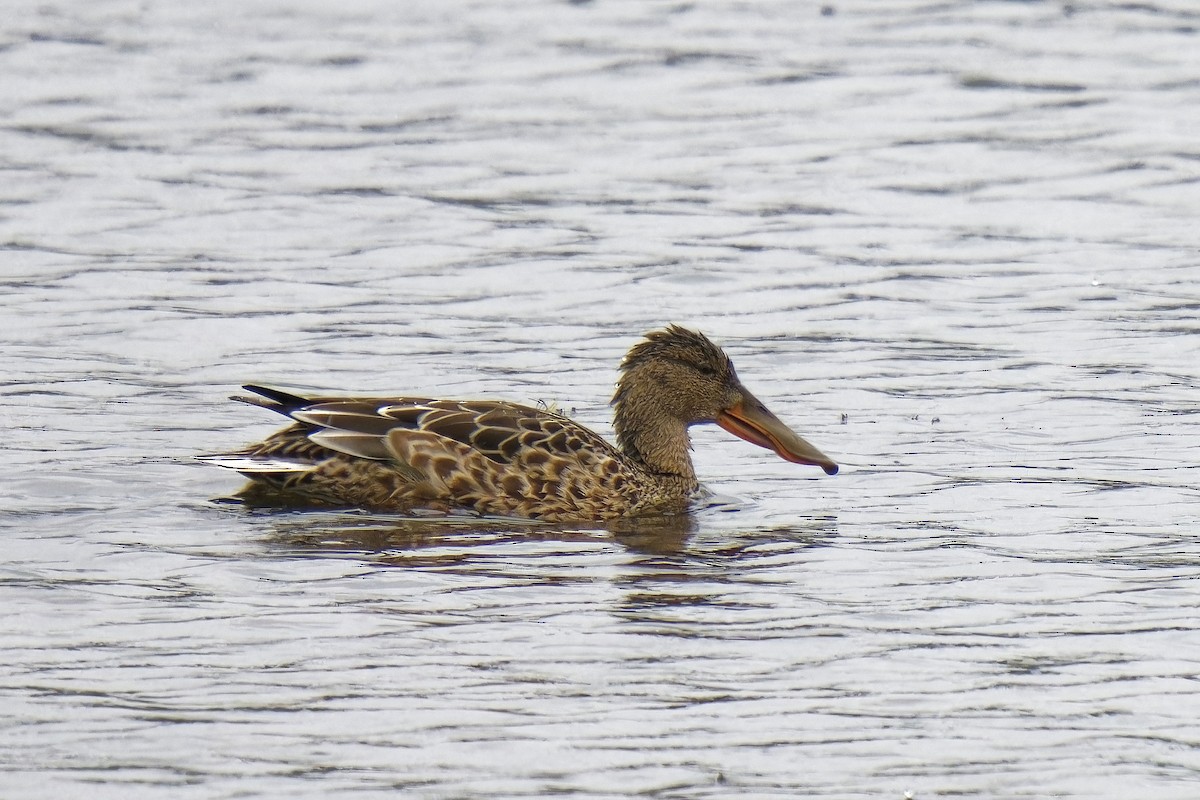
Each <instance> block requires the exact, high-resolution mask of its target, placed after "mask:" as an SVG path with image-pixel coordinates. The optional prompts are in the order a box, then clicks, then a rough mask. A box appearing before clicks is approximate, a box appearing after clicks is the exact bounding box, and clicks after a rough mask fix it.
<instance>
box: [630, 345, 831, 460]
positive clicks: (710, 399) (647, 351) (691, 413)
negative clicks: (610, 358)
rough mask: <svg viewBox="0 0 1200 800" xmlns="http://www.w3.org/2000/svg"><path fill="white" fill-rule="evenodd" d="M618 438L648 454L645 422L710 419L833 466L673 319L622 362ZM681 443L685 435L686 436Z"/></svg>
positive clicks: (787, 453)
mask: <svg viewBox="0 0 1200 800" xmlns="http://www.w3.org/2000/svg"><path fill="white" fill-rule="evenodd" d="M613 405H614V406H615V407H616V414H615V419H614V427H615V428H616V433H617V443H618V444H619V445H620V446H621V448H622V450H624V451H626V452H627V453H630V454H631V455H634V456H638V457H643V460H647V459H646V458H645V457H648V456H652V454H651V453H647V452H646V449H647V447H646V443H645V442H647V441H650V440H651V439H652V437H650V436H649V435H648V432H647V431H646V430H645V429H647V428H649V427H651V426H660V427H663V428H676V429H678V428H679V427H680V426H682V428H683V429H684V430H686V428H687V427H688V426H690V425H695V424H698V423H706V422H715V423H716V424H718V425H720V426H721V427H722V428H724V429H725V430H727V431H729V432H730V433H732V434H733V435H734V436H737V437H738V438H741V439H745V440H746V441H748V442H752V443H754V444H756V445H759V446H760V447H765V448H767V449H768V450H773V451H775V453H776V454H777V455H778V456H779V457H780V458H783V459H786V460H788V461H792V462H794V463H797V464H811V465H813V466H817V467H821V468H822V469H823V470H825V472H826V474H829V475H833V474H835V473H837V471H838V467H837V464H835V463H834V462H833V460H832V459H830V458H829V456H827V455H825V454H824V453H822V452H821V451H820V450H818V449H817V448H815V447H813V446H812V445H811V444H809V443H808V442H806V441H805V440H804V439H802V438H801V437H800V436H799V435H797V434H796V433H795V432H794V431H793V430H791V429H790V428H788V427H787V426H786V425H784V424H783V423H782V422H780V420H779V418H778V417H776V416H775V415H774V414H772V413H771V412H770V411H769V410H768V409H767V407H766V406H765V405H763V404H762V403H761V402H760V401H759V400H758V398H756V397H755V396H754V395H753V394H751V393H750V391H749V390H748V389H746V387H744V386H742V384H741V381H739V380H738V377H737V372H735V371H734V368H733V362H731V361H730V360H729V356H728V355H726V354H725V351H723V350H722V349H721V348H719V347H717V346H716V345H715V344H713V343H712V342H711V341H709V340H708V338H707V337H706V336H704V334H702V333H699V332H697V331H690V330H687V329H686V328H681V327H679V326H678V325H671V326H668V327H667V328H665V329H663V330H659V331H653V332H651V333H649V334H647V335H646V338H645V339H643V340H642V341H641V342H638V344H636V345H634V347H633V349H632V350H630V351H629V354H628V355H626V356H625V360H624V361H622V362H621V377H620V379H619V380H618V381H617V390H616V393H615V394H614V395H613ZM685 444H686V439H685Z"/></svg>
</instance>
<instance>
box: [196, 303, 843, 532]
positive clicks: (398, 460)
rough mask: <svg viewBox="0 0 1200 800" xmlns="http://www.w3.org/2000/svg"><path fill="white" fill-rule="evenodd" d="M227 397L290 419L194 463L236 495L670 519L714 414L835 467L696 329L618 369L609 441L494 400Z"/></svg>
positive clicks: (766, 442) (783, 449)
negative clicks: (697, 431) (260, 437)
mask: <svg viewBox="0 0 1200 800" xmlns="http://www.w3.org/2000/svg"><path fill="white" fill-rule="evenodd" d="M245 388H246V389H247V390H249V391H251V392H254V393H255V394H257V395H259V396H258V397H253V398H250V397H238V398H235V399H238V400H242V401H244V402H247V403H252V404H254V405H258V406H262V407H263V408H268V409H270V410H272V411H276V412H278V413H280V414H283V415H285V416H288V417H290V418H291V419H292V420H294V422H293V424H292V425H290V426H288V427H286V428H284V429H282V430H280V431H278V432H277V433H275V434H273V435H271V436H270V437H268V438H267V439H266V440H264V441H262V442H260V443H258V444H254V445H251V446H249V447H247V448H245V449H244V450H240V451H237V452H234V453H227V454H222V455H217V456H205V457H203V460H205V461H208V462H210V463H215V464H218V465H220V466H225V467H229V468H232V469H236V470H238V471H239V472H242V473H243V474H244V475H246V476H247V477H248V478H250V483H249V484H248V485H247V486H246V488H244V489H243V490H242V492H241V493H240V496H241V497H242V498H243V499H244V500H245V501H246V502H249V503H254V504H270V505H291V506H312V507H357V508H368V509H376V510H386V511H411V510H414V509H436V510H442V511H451V510H468V511H475V512H478V513H481V514H497V515H515V516H522V517H530V518H536V519H543V520H547V521H562V520H587V519H611V518H614V517H623V516H633V515H642V514H653V513H678V512H681V511H684V510H685V509H686V508H687V505H688V503H689V501H690V500H691V499H692V498H693V496H694V495H695V493H696V491H697V490H698V489H699V484H698V482H697V480H696V474H695V472H694V470H693V469H692V461H691V458H690V456H689V455H688V451H689V449H690V442H689V439H688V432H687V429H688V427H689V426H690V425H694V424H697V423H704V422H716V423H717V424H719V425H721V426H722V427H723V428H725V429H726V430H728V431H730V432H731V433H733V434H734V435H736V436H740V437H741V438H743V439H746V440H747V441H750V442H753V443H755V444H758V445H761V446H763V447H767V448H770V449H772V450H774V451H775V452H776V453H778V454H779V455H780V456H781V457H783V458H785V459H788V460H790V461H794V462H797V463H802V464H814V465H817V466H820V467H822V468H824V470H825V471H826V472H827V473H829V474H831V475H832V474H834V473H835V472H837V465H836V464H834V463H833V461H831V460H830V459H829V458H828V457H827V456H825V455H824V454H822V453H821V452H820V451H818V450H817V449H816V448H814V447H813V446H812V445H810V444H808V443H807V442H805V441H804V440H803V439H801V438H800V437H799V436H797V435H796V434H795V433H793V432H792V431H791V430H789V429H788V428H787V427H786V426H784V425H783V423H781V422H780V421H779V420H778V419H776V418H775V417H774V415H772V414H771V412H770V411H768V410H767V409H766V407H764V406H763V405H762V403H760V402H759V401H758V400H757V399H756V398H755V397H754V396H753V395H752V394H750V392H749V391H747V390H746V389H745V388H744V387H743V386H742V385H741V383H740V382H739V381H738V378H737V374H736V373H735V372H734V369H733V364H732V363H731V362H730V360H729V357H728V356H727V355H726V354H725V353H724V352H723V351H722V350H721V349H720V348H718V347H717V346H716V345H714V344H713V343H712V342H710V341H709V340H708V339H707V338H706V337H705V336H704V335H703V334H700V333H697V332H695V331H689V330H686V329H684V328H680V327H678V326H675V325H672V326H670V327H668V328H666V329H664V330H661V331H654V332H652V333H650V334H647V336H646V338H645V339H643V340H642V341H641V342H639V343H638V344H637V345H635V346H634V347H633V349H632V350H630V351H629V354H628V355H627V356H626V357H625V360H624V361H623V362H622V363H621V377H620V380H619V381H618V383H617V390H616V393H615V394H614V396H613V406H614V421H613V427H614V429H615V431H616V434H617V447H613V446H612V445H611V444H609V443H608V442H607V441H606V440H604V439H603V438H601V437H600V436H598V435H597V434H595V433H593V432H592V431H590V430H588V429H587V428H584V427H583V426H582V425H579V424H578V423H576V422H574V421H573V420H571V419H568V418H567V417H565V416H562V415H561V414H557V413H555V412H553V411H549V410H545V409H539V408H531V407H528V406H522V405H518V404H516V403H509V402H505V401H495V400H469V401H459V400H431V399H427V398H414V397H400V398H347V397H312V398H310V397H301V396H299V395H295V394H291V393H289V392H284V391H280V390H278V389H270V388H267V387H262V386H253V385H251V386H246V387H245Z"/></svg>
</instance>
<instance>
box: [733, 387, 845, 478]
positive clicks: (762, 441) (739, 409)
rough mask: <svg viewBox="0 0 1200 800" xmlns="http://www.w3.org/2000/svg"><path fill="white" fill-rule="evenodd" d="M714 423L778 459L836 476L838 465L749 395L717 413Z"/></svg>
mask: <svg viewBox="0 0 1200 800" xmlns="http://www.w3.org/2000/svg"><path fill="white" fill-rule="evenodd" d="M717 424H718V425H720V426H721V427H722V428H724V429H725V430H727V431H729V432H730V433H732V434H733V435H734V436H736V437H738V438H739V439H745V440H746V441H747V442H751V443H753V444H756V445H758V446H759V447H765V448H767V449H768V450H774V451H775V453H776V454H777V455H778V456H779V457H780V458H783V459H786V460H788V461H791V462H793V463H796V464H811V465H812V466H814V467H820V468H821V469H823V470H825V474H826V475H836V474H837V471H838V465H837V464H835V463H833V460H832V459H831V458H829V456H827V455H825V454H824V453H822V452H821V451H820V450H818V449H817V448H815V447H813V446H812V445H811V444H809V443H808V442H806V441H804V440H803V439H801V438H800V437H799V436H797V435H796V434H795V433H794V432H793V431H792V429H791V428H789V427H788V426H787V425H784V424H783V423H782V422H780V421H779V418H778V417H776V416H775V415H774V414H772V413H771V412H770V411H768V410H767V407H766V406H764V405H763V404H762V403H760V402H759V401H758V399H757V398H755V397H754V396H753V395H751V394H749V393H747V394H746V395H745V397H744V398H743V400H742V401H741V402H739V403H737V404H736V405H734V406H731V407H730V408H727V409H725V410H724V411H722V412H721V413H720V414H718V415H717Z"/></svg>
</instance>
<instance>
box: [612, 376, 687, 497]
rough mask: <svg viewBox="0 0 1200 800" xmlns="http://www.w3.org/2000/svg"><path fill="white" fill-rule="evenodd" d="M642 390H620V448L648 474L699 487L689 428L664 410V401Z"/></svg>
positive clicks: (617, 414)
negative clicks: (693, 462)
mask: <svg viewBox="0 0 1200 800" xmlns="http://www.w3.org/2000/svg"><path fill="white" fill-rule="evenodd" d="M647 394H648V393H647V392H645V391H639V387H638V386H637V385H636V384H635V385H628V384H626V385H625V386H621V387H618V389H617V395H616V397H615V398H614V401H613V406H614V409H613V430H614V431H616V434H617V446H618V447H619V448H621V452H622V453H623V454H624V455H625V456H626V457H628V458H629V459H631V460H633V461H635V462H637V463H638V464H639V465H640V466H642V467H643V468H644V469H646V470H647V471H648V472H652V473H656V474H658V475H660V476H664V477H667V476H669V477H672V478H674V479H676V480H682V481H684V482H686V483H687V484H688V485H695V484H696V471H695V469H693V468H692V458H691V455H690V454H689V451H690V450H691V446H692V443H691V439H689V438H688V430H687V425H686V424H685V423H684V422H683V421H682V420H679V419H677V418H675V417H673V416H671V415H670V414H668V413H666V412H665V411H664V410H663V405H662V402H661V398H655V397H654V396H652V395H651V396H647Z"/></svg>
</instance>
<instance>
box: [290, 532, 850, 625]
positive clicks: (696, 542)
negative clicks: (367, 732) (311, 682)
mask: <svg viewBox="0 0 1200 800" xmlns="http://www.w3.org/2000/svg"><path fill="white" fill-rule="evenodd" d="M718 522H719V523H720V524H717V523H718ZM729 522H730V515H728V514H723V513H720V512H719V511H718V512H715V516H714V513H713V512H712V511H711V510H710V511H707V512H702V513H700V514H698V515H693V514H679V515H671V516H658V517H644V518H635V519H624V520H620V521H617V522H613V523H608V524H606V525H603V526H598V527H593V528H586V527H578V526H571V527H569V526H564V525H561V524H557V525H547V524H539V523H537V522H531V521H529V520H521V519H507V518H486V517H473V516H458V515H454V516H428V517H411V516H388V515H377V514H359V513H353V512H350V513H336V514H334V513H316V512H290V513H285V514H274V515H272V518H271V520H270V533H269V534H268V536H267V540H266V541H267V544H268V546H269V547H270V548H271V549H272V550H273V551H275V552H276V553H279V552H280V551H287V552H289V553H290V554H292V555H295V556H299V557H306V558H313V557H317V558H321V557H334V558H337V557H356V556H357V557H367V558H368V559H369V560H370V561H372V562H373V563H376V564H379V565H381V566H386V567H404V568H409V569H435V570H438V571H453V572H456V573H462V574H464V575H469V574H472V573H475V572H479V573H481V574H486V575H487V576H488V578H489V580H494V579H495V578H497V577H503V576H504V575H508V576H509V577H510V578H511V579H512V580H513V581H516V582H520V583H523V584H528V583H529V582H530V580H531V579H533V582H534V583H545V584H553V585H563V584H572V583H580V582H586V583H594V582H595V581H597V580H600V581H607V582H608V583H610V584H611V585H613V586H616V587H619V588H620V589H621V600H620V601H619V602H618V603H617V604H616V606H614V607H613V608H612V610H613V612H614V613H617V614H619V615H621V616H622V617H626V618H630V617H640V616H643V615H644V614H646V613H649V618H656V617H655V616H654V613H653V609H659V608H664V607H681V606H690V605H706V606H713V605H718V606H721V605H729V606H730V607H731V608H732V607H733V606H734V605H737V604H738V603H739V602H741V601H736V600H732V599H730V598H731V592H732V593H733V594H738V593H739V590H737V588H736V587H737V585H738V584H743V585H747V586H749V585H751V584H753V585H754V586H757V585H759V584H761V583H763V582H764V581H766V582H769V578H767V577H766V576H765V571H768V570H775V569H779V568H780V567H781V566H782V565H786V564H788V563H793V562H799V563H803V561H804V560H805V559H806V556H805V552H806V551H809V550H811V549H812V548H818V547H822V546H824V545H826V544H828V543H830V542H831V541H832V540H833V539H834V538H835V537H836V536H837V521H836V518H834V517H809V518H802V519H798V520H797V521H796V522H795V523H793V524H789V525H779V524H775V525H771V526H767V527H757V528H756V527H747V528H739V527H736V526H730V525H729ZM531 559H532V560H534V561H536V563H537V568H536V569H534V570H531V569H530V566H531V565H530V563H529V562H530V560H531Z"/></svg>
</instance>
